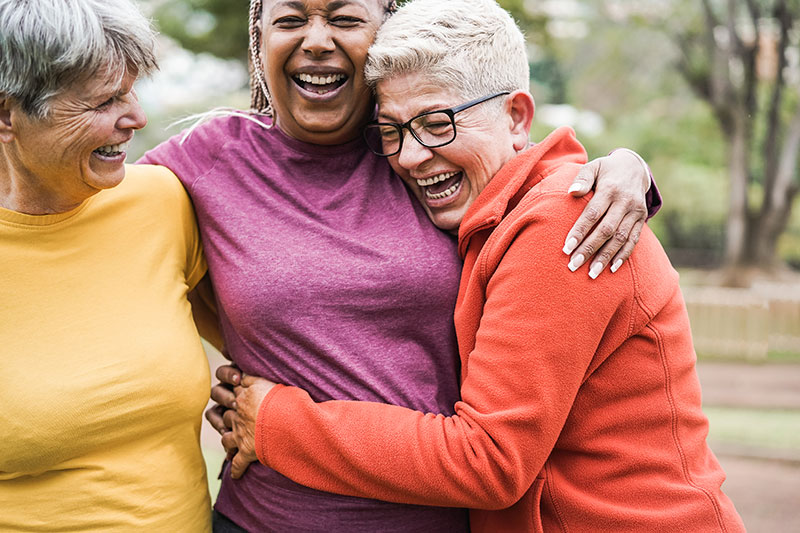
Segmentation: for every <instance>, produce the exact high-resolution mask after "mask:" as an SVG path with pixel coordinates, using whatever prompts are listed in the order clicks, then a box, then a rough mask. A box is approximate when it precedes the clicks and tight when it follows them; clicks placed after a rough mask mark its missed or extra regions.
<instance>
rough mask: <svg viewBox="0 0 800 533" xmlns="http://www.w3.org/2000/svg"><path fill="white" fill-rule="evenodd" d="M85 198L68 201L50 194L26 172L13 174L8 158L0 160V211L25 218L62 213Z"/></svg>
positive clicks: (57, 195)
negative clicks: (23, 215)
mask: <svg viewBox="0 0 800 533" xmlns="http://www.w3.org/2000/svg"><path fill="white" fill-rule="evenodd" d="M84 200H86V198H80V199H78V198H69V197H67V195H65V194H64V193H63V192H61V191H55V190H51V189H49V188H48V187H46V186H45V185H44V183H42V181H41V180H38V179H36V177H35V176H32V175H30V174H28V173H26V172H18V171H15V169H14V168H13V165H11V163H10V161H9V160H8V158H3V159H0V207H2V208H4V209H8V210H10V211H16V212H17V213H23V214H25V215H52V214H58V213H66V212H67V211H71V210H73V209H75V208H76V207H78V206H79V205H81V204H82V203H83V201H84Z"/></svg>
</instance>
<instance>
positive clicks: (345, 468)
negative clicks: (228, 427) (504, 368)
mask: <svg viewBox="0 0 800 533" xmlns="http://www.w3.org/2000/svg"><path fill="white" fill-rule="evenodd" d="M456 410H457V412H458V413H459V414H458V415H456V416H452V417H445V416H443V415H434V414H423V413H420V412H417V411H413V410H410V409H406V408H403V407H398V406H392V405H386V404H378V403H369V402H346V401H330V402H325V403H320V404H316V403H314V402H313V401H312V400H311V398H310V397H309V396H308V395H307V394H306V393H305V392H304V391H302V390H300V389H297V388H293V387H281V386H278V387H276V388H275V389H274V390H273V391H272V392H271V393H270V395H269V396H268V397H267V398H266V400H265V401H264V403H263V404H262V407H261V412H260V414H259V422H258V424H257V429H256V452H257V454H258V456H259V460H260V461H261V462H263V463H265V464H267V465H268V466H270V467H271V468H274V469H276V470H277V471H279V472H281V473H283V474H284V475H287V476H288V477H290V478H291V479H293V480H294V481H296V482H298V483H301V484H303V485H307V486H310V487H313V488H316V489H319V490H325V491H328V492H335V493H339V494H345V495H351V496H359V497H365V498H376V499H380V500H385V501H393V502H400V503H410V504H419V505H441V506H452V507H472V508H494V509H499V508H504V507H507V506H509V505H511V504H512V503H514V502H515V501H517V500H518V499H519V498H520V497H521V496H522V494H524V493H525V491H526V490H527V488H528V487H529V486H530V484H531V482H532V480H533V479H534V478H535V476H536V473H537V472H538V471H539V469H540V468H541V464H542V462H543V460H544V457H546V455H547V453H548V450H549V449H550V448H551V446H552V443H553V442H552V441H553V439H554V437H552V438H550V439H546V438H542V442H541V443H540V449H539V450H538V452H536V451H534V452H532V453H531V454H524V456H523V454H522V453H520V452H521V450H522V449H523V448H527V446H525V447H519V446H517V444H518V443H517V442H511V441H512V438H511V437H510V436H505V437H503V438H496V436H493V435H492V434H491V430H487V426H488V427H491V422H490V421H489V420H478V419H479V418H480V415H479V414H477V413H475V412H474V411H473V410H472V409H470V408H469V407H468V406H466V405H464V404H463V402H459V404H457V406H456ZM476 415H477V416H476ZM550 433H551V434H553V435H557V433H558V432H557V431H551V432H550ZM536 456H538V457H539V458H540V459H539V460H537V458H536Z"/></svg>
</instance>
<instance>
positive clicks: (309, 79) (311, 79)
mask: <svg viewBox="0 0 800 533" xmlns="http://www.w3.org/2000/svg"><path fill="white" fill-rule="evenodd" d="M297 79H298V80H300V81H302V82H305V83H310V84H311V85H330V84H331V83H334V82H337V81H339V80H343V79H344V74H329V75H327V76H312V75H311V74H298V75H297Z"/></svg>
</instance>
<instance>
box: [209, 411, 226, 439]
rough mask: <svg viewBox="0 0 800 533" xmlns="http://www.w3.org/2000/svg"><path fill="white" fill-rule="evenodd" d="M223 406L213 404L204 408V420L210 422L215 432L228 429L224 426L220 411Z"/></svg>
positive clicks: (222, 431)
mask: <svg viewBox="0 0 800 533" xmlns="http://www.w3.org/2000/svg"><path fill="white" fill-rule="evenodd" d="M223 410H224V407H222V406H220V405H215V406H214V407H211V408H209V409H206V420H208V422H209V423H210V424H211V427H213V428H214V429H215V430H216V431H217V433H224V432H225V431H227V430H228V428H226V427H225V422H224V421H223V420H222V412H223Z"/></svg>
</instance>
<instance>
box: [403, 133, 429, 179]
mask: <svg viewBox="0 0 800 533" xmlns="http://www.w3.org/2000/svg"><path fill="white" fill-rule="evenodd" d="M403 134H404V136H403V146H402V147H401V148H400V153H399V154H397V156H396V157H397V164H398V165H400V166H401V167H403V168H404V169H406V170H413V169H415V168H418V167H419V166H420V165H421V164H423V163H424V162H425V161H428V160H430V159H431V158H433V151H432V150H431V149H430V148H427V147H425V146H422V145H421V144H420V143H419V141H417V140H416V139H415V138H414V136H413V135H411V133H410V132H409V131H407V130H403Z"/></svg>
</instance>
